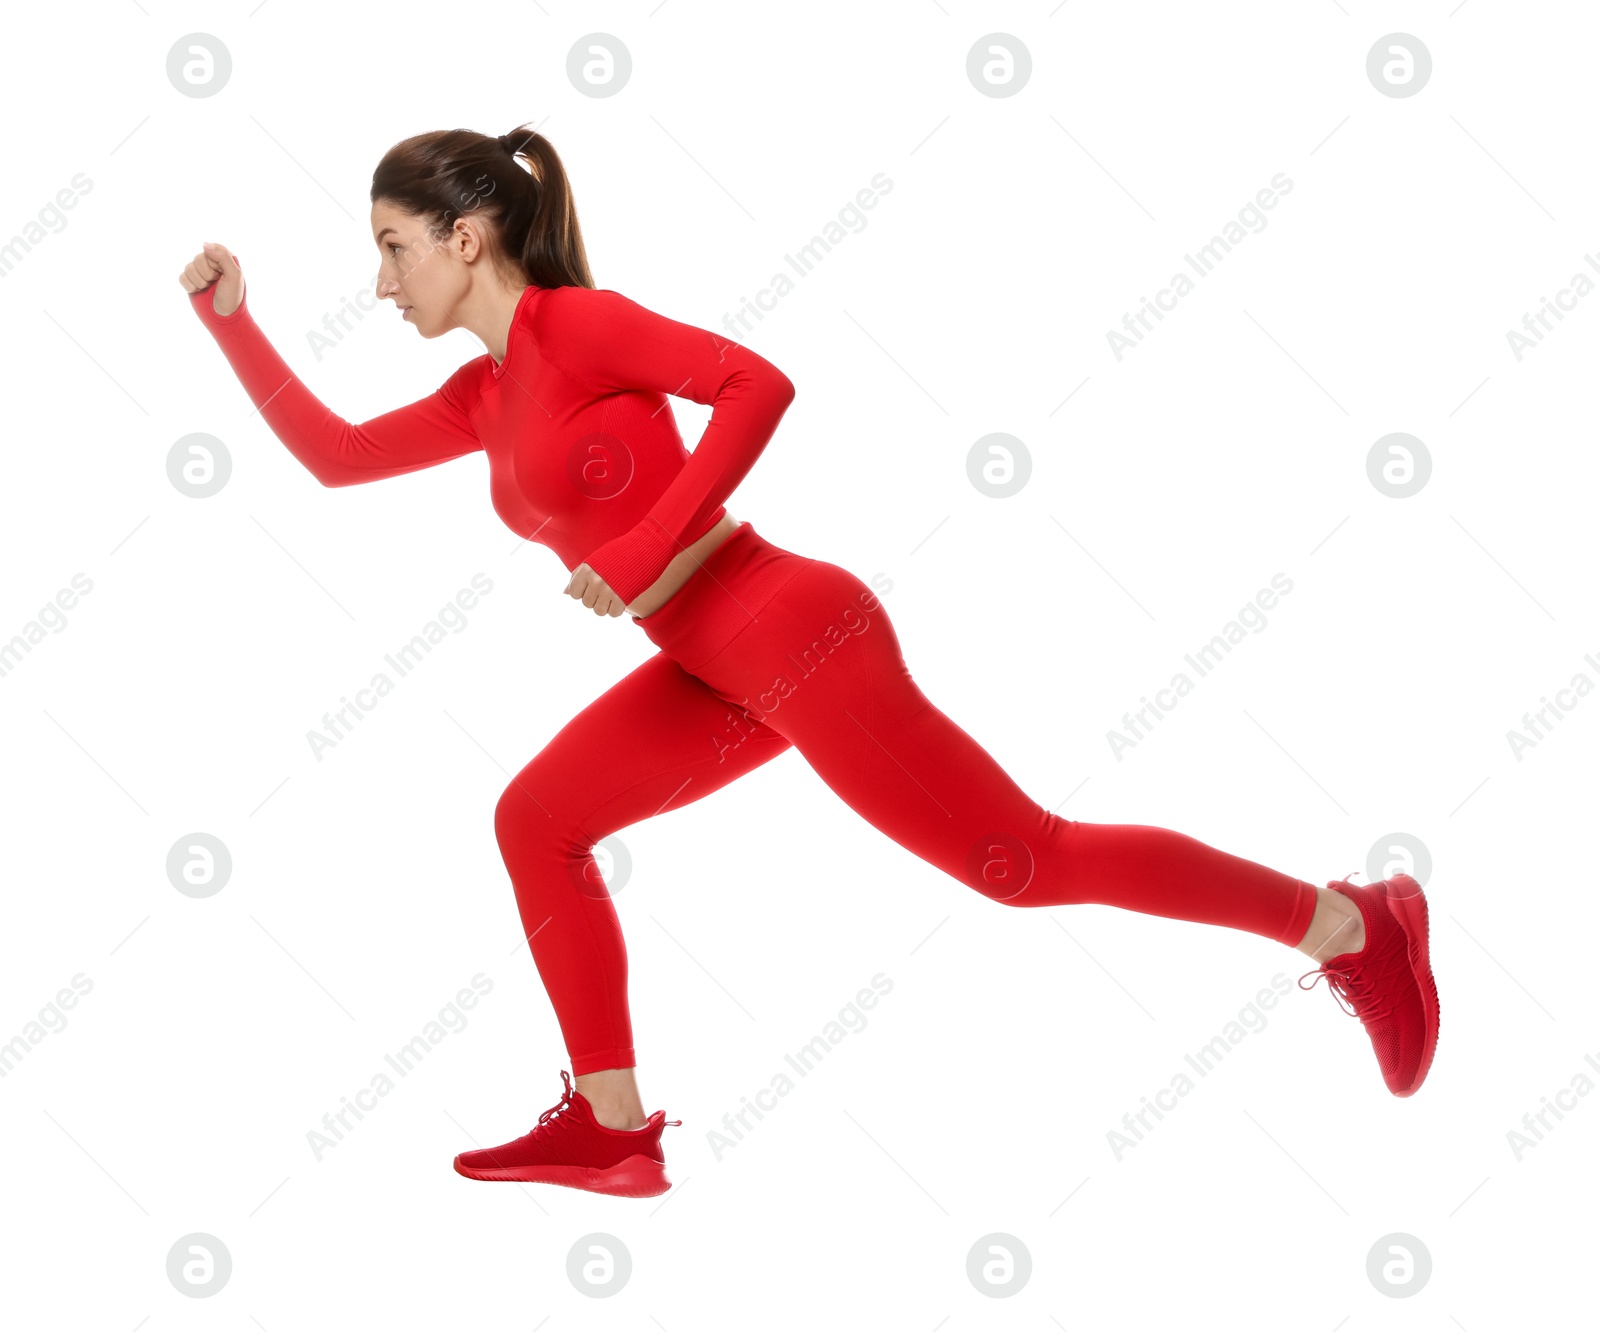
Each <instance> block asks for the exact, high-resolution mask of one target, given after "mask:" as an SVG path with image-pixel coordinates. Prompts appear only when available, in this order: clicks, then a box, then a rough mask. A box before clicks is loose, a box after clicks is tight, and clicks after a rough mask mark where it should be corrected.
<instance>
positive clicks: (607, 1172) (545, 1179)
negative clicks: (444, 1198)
mask: <svg viewBox="0 0 1600 1332" xmlns="http://www.w3.org/2000/svg"><path fill="white" fill-rule="evenodd" d="M455 1168H456V1174H458V1175H465V1176H466V1177H467V1178H468V1179H483V1180H507V1181H511V1182H515V1183H520V1184H560V1185H562V1186H563V1187H564V1188H569V1189H586V1190H588V1191H589V1192H590V1193H609V1194H612V1195H614V1196H616V1197H619V1198H654V1197H656V1196H657V1195H658V1194H662V1193H665V1192H666V1191H667V1190H668V1189H670V1188H671V1187H672V1182H671V1181H670V1180H669V1179H668V1178H667V1168H666V1166H664V1165H662V1163H661V1162H660V1161H657V1160H654V1159H653V1158H651V1157H648V1156H643V1155H634V1156H630V1157H628V1158H627V1159H626V1160H624V1161H619V1162H618V1163H617V1164H616V1165H614V1166H608V1167H606V1168H605V1169H604V1170H601V1169H597V1168H595V1167H593V1166H570V1165H542V1166H464V1165H462V1164H461V1158H460V1157H457V1158H456V1160H455Z"/></svg>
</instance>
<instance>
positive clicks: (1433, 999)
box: [1384, 874, 1439, 1096]
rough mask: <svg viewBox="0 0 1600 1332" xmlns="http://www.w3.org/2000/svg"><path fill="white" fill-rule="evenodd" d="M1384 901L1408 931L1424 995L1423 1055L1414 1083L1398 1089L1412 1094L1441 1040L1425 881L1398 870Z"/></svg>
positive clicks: (1401, 1093) (1415, 973)
mask: <svg viewBox="0 0 1600 1332" xmlns="http://www.w3.org/2000/svg"><path fill="white" fill-rule="evenodd" d="M1384 901H1385V902H1386V903H1388V906H1389V914H1390V915H1391V916H1393V917H1394V918H1395V920H1396V921H1397V922H1398V923H1399V925H1400V928H1401V929H1402V930H1404V931H1405V935H1406V944H1407V950H1408V954H1409V957H1410V960H1411V975H1412V976H1413V977H1414V978H1415V980H1416V982H1417V990H1418V992H1419V993H1420V994H1421V995H1422V1018H1423V1024H1424V1027H1423V1046H1422V1058H1421V1059H1419V1060H1418V1061H1417V1071H1416V1073H1415V1075H1414V1076H1413V1077H1412V1079H1411V1085H1410V1086H1409V1087H1407V1088H1406V1089H1405V1090H1404V1091H1398V1092H1396V1093H1395V1095H1396V1096H1410V1095H1411V1094H1412V1093H1413V1092H1415V1091H1416V1090H1417V1088H1418V1087H1420V1086H1422V1080H1423V1079H1424V1078H1426V1077H1427V1076H1428V1070H1429V1069H1430V1068H1431V1067H1432V1066H1433V1052H1434V1048H1435V1047H1436V1046H1437V1045H1438V1043H1439V990H1438V987H1437V986H1436V985H1435V984H1434V980H1433V966H1432V964H1431V963H1430V962H1429V960H1428V899H1427V898H1426V897H1424V896H1423V894H1422V885H1421V884H1419V883H1418V882H1417V881H1416V880H1415V879H1413V878H1412V877H1411V876H1410V875H1409V874H1396V875H1393V876H1392V877H1390V878H1389V879H1387V880H1385V890H1384Z"/></svg>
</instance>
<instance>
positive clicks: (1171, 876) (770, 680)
mask: <svg viewBox="0 0 1600 1332" xmlns="http://www.w3.org/2000/svg"><path fill="white" fill-rule="evenodd" d="M191 301H192V302H193V305H194V308H195V311H196V312H197V314H198V315H199V316H200V318H201V320H202V321H203V322H204V323H205V325H206V327H207V328H208V329H209V330H210V332H211V334H212V336H213V337H214V338H215V339H216V341H217V343H218V345H219V346H220V347H221V349H222V351H223V353H224V354H225V355H226V356H227V358H228V361H229V363H230V364H231V365H232V366H233V369H234V371H235V372H236V373H237V375H238V377H239V379H240V381H241V382H242V383H243V385H244V387H245V389H246V391H247V392H248V393H249V395H250V397H251V399H252V401H254V403H255V404H256V406H257V407H258V408H259V409H260V411H261V415H262V417H263V418H264V419H265V420H266V422H267V424H268V425H269V426H270V427H271V428H272V431H273V433H274V434H276V435H277V437H278V438H279V439H280V440H281V441H282V442H283V443H284V444H285V445H286V446H287V447H288V448H289V450H290V452H292V453H293V454H294V456H295V457H296V458H298V459H299V460H300V461H301V462H302V463H303V464H304V465H305V466H306V467H307V468H308V469H309V470H310V471H311V473H312V474H313V475H314V476H316V477H317V479H318V480H319V481H321V482H322V483H323V484H324V485H328V486H344V485H353V484H355V483H357V482H362V481H376V480H379V479H380V478H382V477H388V476H398V475H401V474H402V473H405V472H412V471H416V470H417V469H418V468H422V467H428V466H431V465H433V464H434V463H441V462H444V461H446V460H447V459H450V458H456V457H460V456H461V455H463V454H467V453H475V452H477V451H479V450H482V451H483V452H484V453H485V454H486V455H487V456H488V461H489V493H490V498H491V500H492V502H493V504H494V507H495V511H496V512H497V513H498V514H499V515H500V517H501V518H502V519H503V520H504V521H505V523H506V525H507V526H509V527H510V528H511V529H512V531H514V532H517V533H518V534H519V535H521V536H524V537H526V538H528V539H529V540H532V541H537V542H539V543H541V544H543V545H547V546H549V547H550V548H551V549H552V550H554V551H555V552H556V554H557V555H558V556H559V557H560V558H561V561H562V563H563V564H564V565H566V567H567V568H568V569H569V570H570V569H575V568H576V567H577V566H578V564H580V563H584V562H586V563H588V564H589V565H590V566H591V567H592V568H594V569H595V571H596V572H597V573H598V574H599V575H600V576H601V577H602V578H604V579H605V581H606V583H607V584H608V585H609V586H610V587H611V589H612V590H613V591H614V592H616V593H617V594H618V595H619V596H620V597H621V598H622V599H623V601H624V603H631V602H632V601H633V600H634V599H635V598H637V597H638V596H639V595H640V594H641V593H642V592H644V591H645V590H646V589H647V588H648V587H650V586H651V584H653V583H654V582H655V581H656V579H657V578H659V577H660V575H661V573H662V571H663V570H664V569H665V568H666V566H667V563H668V562H669V561H670V560H671V559H672V557H673V556H674V555H675V554H677V553H678V552H679V551H680V550H682V549H683V548H684V547H686V546H688V545H690V544H692V543H693V542H694V541H695V540H696V539H697V538H699V537H700V536H702V535H704V534H705V533H706V532H707V531H708V530H709V529H710V528H711V527H712V526H713V525H715V524H716V523H717V521H718V520H720V519H721V518H722V517H723V516H724V513H725V509H724V508H723V501H724V500H726V499H727V498H728V496H729V495H730V494H732V492H733V490H734V487H736V486H737V485H738V484H739V482H740V481H741V480H742V479H743V478H744V476H745V474H746V473H748V472H749V470H750V468H751V466H752V465H753V464H754V463H755V461H756V459H757V458H758V457H759V456H760V454H761V452H762V449H763V448H764V447H765V445H766V443H767V441H768V440H769V439H770V438H771V437H772V434H773V432H774V430H775V429H776V428H777V425H778V422H779V420H780V419H781V417H782V416H783V413H784V411H785V409H786V408H787V407H788V405H789V403H790V401H791V400H792V398H793V396H794V387H793V385H792V384H791V383H790V381H789V380H788V379H787V378H786V377H785V376H784V374H783V373H782V372H781V371H780V370H778V369H777V368H776V367H775V366H773V365H772V364H770V363H769V362H768V361H765V360H763V359H762V358H761V357H760V356H758V355H756V354H755V353H754V352H753V351H751V350H750V349H749V348H748V347H745V346H742V345H740V344H739V343H736V342H731V341H729V340H728V339H727V338H724V337H721V336H719V335H717V334H715V333H711V332H708V331H706V330H704V329H699V328H695V327H692V326H690V325H688V324H681V323H677V322H675V321H674V320H671V319H666V318H663V317H662V316H661V315H658V314H654V313H652V312H651V311H649V310H647V309H645V308H644V307H642V306H640V305H638V304H636V303H635V302H633V301H631V300H629V299H628V298H627V297H625V296H622V295H619V294H618V293H617V292H614V291H609V290H596V289H592V288H588V287H550V288H541V287H531V286H530V287H528V288H527V290H525V291H524V292H523V293H522V296H521V298H520V299H519V301H518V302H517V307H516V313H515V315H514V317H513V319H512V324H511V330H510V336H509V339H508V341H507V345H506V354H505V359H504V360H503V361H501V362H500V363H499V364H496V363H495V361H494V358H493V357H492V356H491V355H489V354H488V353H485V354H484V355H482V356H479V357H477V358H476V359H474V360H472V361H469V362H467V364H465V365H463V366H462V367H461V368H460V369H459V370H457V371H456V372H455V373H454V374H452V375H451V376H450V377H449V379H447V380H446V381H445V382H444V384H442V385H441V386H440V387H439V389H438V390H437V391H436V392H434V393H432V394H430V395H429V396H427V397H425V398H422V399H421V400H419V401H417V402H414V403H412V404H410V405H409V406H406V407H401V408H399V409H398V410H395V411H391V412H387V413H385V414H384V415H382V416H377V417H374V418H373V419H372V420H370V421H364V422H362V423H361V424H359V425H352V424H350V423H349V422H347V421H344V420H342V419H341V418H339V417H337V416H335V415H334V414H333V413H332V412H331V411H329V410H328V409H327V408H326V407H324V406H323V405H322V403H321V402H319V401H318V400H317V399H316V398H315V397H314V396H313V395H312V394H311V393H310V392H309V391H308V390H307V389H306V388H305V386H304V385H303V384H301V382H300V381H299V380H298V379H297V378H296V377H295V375H294V373H293V371H291V370H290V369H289V367H288V366H287V365H286V364H285V363H284V361H283V359H282V358H281V357H280V356H279V355H278V354H277V352H276V351H274V350H273V348H272V346H271V344H270V343H269V342H268V341H267V339H266V337H265V336H264V335H263V334H262V332H261V330H260V329H259V328H258V327H257V325H256V323H255V321H254V319H253V318H252V317H251V315H250V313H249V311H248V310H247V308H246V306H245V305H240V307H239V309H238V310H236V311H235V312H234V313H233V314H231V315H228V316H226V317H223V316H219V315H218V314H216V312H215V311H214V310H213V309H212V289H211V288H207V289H205V290H203V291H200V292H196V293H194V294H193V295H192V297H191ZM669 394H672V395H676V396H679V397H685V398H689V399H692V400H693V401H695V402H699V403H704V404H708V405H709V406H710V407H711V409H712V411H711V419H710V422H709V423H708V424H707V426H706V428H705V432H704V434H703V435H702V436H701V438H700V441H699V444H698V445H697V447H696V448H695V450H694V451H693V453H690V452H688V451H687V450H686V449H685V448H684V445H683V441H682V438H681V437H680V435H679V433H678V428H677V424H676V422H675V420H674V418H673V415H672V412H671V409H670V407H669V405H668V402H667V395H669ZM632 619H633V622H634V623H635V624H637V625H638V626H639V627H640V628H641V629H642V630H643V631H644V633H645V636H646V637H647V638H648V639H649V640H650V641H651V643H653V644H654V645H655V647H656V648H657V649H658V650H657V651H656V652H655V653H654V654H653V655H651V656H650V657H649V658H647V659H646V660H645V661H644V662H643V664H641V665H640V666H638V667H637V668H636V669H634V670H633V671H631V672H629V673H628V674H627V675H626V676H624V677H623V678H622V679H621V680H619V681H618V682H617V683H616V684H614V685H612V686H611V687H610V688H609V689H608V690H606V691H605V692H604V693H603V694H601V695H600V696H599V697H598V698H597V699H595V700H594V702H592V703H590V704H589V705H588V706H587V707H586V708H584V709H583V711H581V712H580V713H578V715H577V716H576V717H574V718H573V719H572V720H571V721H570V722H568V723H567V724H566V725H565V726H564V727H562V729H561V730H560V731H559V732H558V733H557V734H556V735H555V736H554V737H553V738H552V739H551V740H550V742H549V743H548V744H547V745H546V746H545V747H544V748H543V749H542V750H541V751H540V752H539V753H538V754H537V755H536V756H535V757H534V758H533V760H532V761H531V762H530V763H528V765H527V766H526V767H525V768H523V769H522V771H521V772H519V773H518V774H517V776H516V778H515V780H514V781H512V783H511V784H510V785H509V786H508V787H507V788H506V790H505V793H504V795H502V796H501V798H500V802H499V805H498V806H497V808H496V811H495V830H496V834H497V837H498V840H499V845H500V849H501V852H502V854H503V855H504V857H505V863H506V868H507V870H508V872H509V873H510V876H511V881H512V884H513V886H514V888H515V891H516V898H517V905H518V908H519V911H520V913H521V917H522V924H523V930H524V934H525V935H526V936H527V937H528V939H529V941H530V947H531V949H532V952H533V957H534V962H535V964H536V965H537V966H538V968H539V974H540V977H541V978H542V979H543V981H544V985H545V989H546V991H547V992H548V993H549V996H550V1001H551V1003H552V1004H553V1005H554V1006H555V1010H556V1014H557V1017H558V1019H559V1021H560V1024H561V1031H562V1036H563V1039H564V1041H565V1043H566V1047H567V1054H568V1056H569V1057H570V1060H571V1066H572V1071H573V1073H574V1074H579V1075H581V1074H584V1073H592V1072H597V1071H599V1070H602V1069H608V1068H628V1067H631V1066H632V1065H633V1064H634V1062H635V1060H634V1048H633V1030H632V1026H631V1023H630V1020H629V1016H628V996H627V978H628V968H627V954H626V951H625V949H624V946H623V939H622V933H621V930H620V929H619V926H618V922H617V915H616V911H615V909H614V908H613V906H612V903H611V899H610V896H609V894H608V892H607V891H606V888H605V885H604V882H603V880H602V878H601V875H600V873H599V869H598V867H597V865H596V863H595V860H594V856H593V847H594V845H595V843H596V842H598V841H599V840H600V839H601V838H603V837H606V836H607V835H609V834H611V833H614V832H616V831H618V830H619V829H621V828H625V827H627V826H628V825H629V824H632V823H636V822H638V821H639V820H641V819H645V818H648V817H650V816H651V815H652V814H658V813H661V812H662V811H664V810H668V809H677V808H680V807H682V806H684V805H687V804H689V803H690V802H692V801H695V800H698V799H700V798H701V797H702V796H705V795H708V794H710V793H711V792H712V791H715V790H717V789H718V788H719V787H721V786H725V785H726V784H727V783H729V782H731V781H733V780H734V779H735V778H736V777H739V776H740V775H742V774H743V773H746V772H749V771H750V770H751V769H752V768H755V767H758V766H759V765H761V764H763V763H765V762H767V761H768V760H769V759H772V758H775V757H777V756H778V755H779V754H781V753H783V752H784V751H785V750H787V749H788V748H789V747H790V746H791V745H792V746H793V747H794V748H796V749H798V750H799V751H800V754H801V755H802V756H803V757H804V758H805V760H806V762H807V763H809V764H810V765H811V767H812V768H813V769H814V770H815V771H816V772H817V774H818V776H820V777H821V778H822V780H823V781H824V782H825V783H826V784H827V785H828V786H829V787H831V788H832V790H833V791H834V792H835V793H836V794H837V795H838V796H839V797H840V798H841V799H842V800H844V801H845V802H846V803H847V804H848V805H849V806H850V807H851V808H852V809H854V810H855V811H856V812H857V813H858V814H860V815H861V816H862V817H863V818H865V819H867V820H868V821H869V822H871V823H872V824H873V825H874V826H875V827H877V828H878V829H880V830H881V831H882V832H884V833H885V834H887V835H888V836H889V837H891V838H892V839H893V840H894V841H896V842H898V843H899V844H900V845H901V846H903V847H905V848H906V849H907V850H909V851H911V852H913V853H914V854H916V855H918V856H920V857H921V858H922V859H923V860H925V861H927V862H929V863H930V864H933V865H936V866H937V867H938V868H940V869H941V870H944V871H945V872H946V873H947V874H949V875H951V876H952V877H953V878H956V879H958V880H960V881H961V882H962V883H964V884H966V885H967V886H968V887H970V888H973V889H975V890H976V891H978V892H980V893H983V894H985V895H986V896H988V897H991V898H992V899H994V900H995V901H997V902H1002V903H1005V904H1007V905H1010V906H1024V907H1028V906H1058V905H1062V904H1064V903H1078V902H1094V903H1102V904H1106V905H1111V906H1118V907H1123V908H1126V909H1127V910H1130V911H1141V912H1146V913H1148V914H1151V915H1157V916H1168V917H1173V918H1176V919H1179V920H1190V921H1200V922H1205V923H1208V924H1213V925H1226V926H1229V927H1231V928H1233V929H1238V930H1247V931H1250V932H1252V933H1255V934H1260V935H1264V936H1266V937H1267V938H1269V939H1274V940H1277V941H1278V942H1280V943H1286V944H1290V945H1293V944H1296V943H1298V942H1299V941H1300V940H1301V938H1302V937H1303V936H1304V935H1305V932H1306V930H1307V928H1308V926H1309V925H1310V923H1311V917H1312V913H1313V911H1314V910H1315V906H1316V889H1315V888H1314V887H1313V886H1312V885H1311V884H1309V883H1306V882H1303V881H1301V880H1299V879H1294V878H1291V877H1289V876H1288V875H1285V874H1280V873H1278V872H1277V871H1275V870H1271V869H1268V868H1266V867H1265V866H1262V865H1258V864H1255V863H1253V862H1251V861H1248V860H1243V859H1241V858H1240V857H1238V856H1233V855H1229V854H1227V853H1226V852H1223V851H1218V850H1216V849H1214V848H1212V847H1210V846H1207V845H1205V844H1204V843H1202V842H1199V841H1196V840H1195V839H1194V838H1192V837H1188V836H1185V835H1184V834H1182V833H1177V832H1172V831H1169V830H1167V829H1164V828H1155V827H1149V826H1146V825H1142V824H1096V823H1079V822H1075V821H1073V820H1070V819H1061V818H1057V817H1056V816H1055V815H1054V814H1051V813H1050V812H1048V811H1047V810H1045V809H1044V808H1043V807H1042V806H1040V805H1039V804H1038V803H1037V802H1035V801H1034V800H1033V799H1031V798H1030V797H1029V796H1028V795H1027V794H1026V793H1025V792H1024V791H1023V790H1021V789H1020V788H1019V787H1018V786H1017V784H1016V783H1015V782H1014V781H1013V780H1012V779H1011V778H1010V776H1008V775H1007V773H1006V772H1005V770H1004V769H1002V768H1001V767H1000V765H999V764H998V763H996V762H995V760H994V759H993V758H992V757H991V756H990V755H989V754H988V753H987V752H986V751H985V750H984V749H983V747H982V746H981V745H979V744H978V742H977V741H976V740H974V739H973V738H972V737H971V736H970V735H968V734H967V733H966V732H965V731H964V730H962V729H961V727H959V726H958V725H957V724H956V723H955V722H954V721H952V720H951V719H950V718H949V717H947V716H946V715H945V714H944V713H942V712H941V711H939V709H938V708H936V707H935V706H934V705H933V704H932V703H931V702H929V701H928V699H927V698H926V697H924V695H923V693H922V691H921V690H920V689H919V688H918V687H917V684H916V682H915V681H914V680H913V679H912V678H911V674H910V672H909V671H908V670H907V669H906V664H905V661H904V660H903V658H902V656H901V652H900V644H899V641H898V639H897V637H896V634H895V630H894V627H893V625H892V624H891V623H890V621H889V616H888V612H887V610H886V609H885V607H884V605H883V603H882V602H881V601H880V600H879V599H878V598H877V596H876V595H874V593H873V592H872V590H871V589H870V588H869V587H868V586H867V585H866V584H865V583H863V582H862V581H861V580H860V579H858V578H857V577H856V576H855V575H854V574H852V573H850V572H848V571H847V570H845V569H842V568H840V567H838V566H837V565H834V564H830V563H828V562H827V561H825V560H815V559H808V558H806V557H805V556H803V555H796V554H794V553H792V552H791V551H787V550H783V549H781V548H780V547H777V546H775V545H773V544H772V543H770V542H768V541H766V540H765V539H764V538H762V537H761V536H760V535H759V534H758V533H757V532H756V530H755V528H754V527H753V526H752V525H751V524H749V523H748V522H746V523H743V524H741V525H740V526H739V527H738V528H737V529H735V531H734V533H733V535H732V536H730V537H728V538H727V539H726V540H725V541H724V542H723V543H722V544H721V545H720V546H718V547H717V549H716V550H715V551H714V552H713V553H712V554H711V555H710V557H709V558H708V559H707V560H706V561H705V562H704V563H703V564H702V565H701V566H700V568H698V569H697V570H696V571H695V572H694V573H693V574H692V575H691V576H690V577H689V579H688V581H687V582H686V583H684V584H683V586H682V587H681V588H680V589H679V590H678V591H677V592H676V593H675V594H674V595H673V596H672V597H671V598H670V599H669V600H668V601H667V602H666V603H665V604H664V605H663V606H662V607H661V608H660V609H659V610H657V611H655V612H654V613H653V614H651V615H648V616H645V617H643V618H641V617H639V616H633V617H632Z"/></svg>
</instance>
